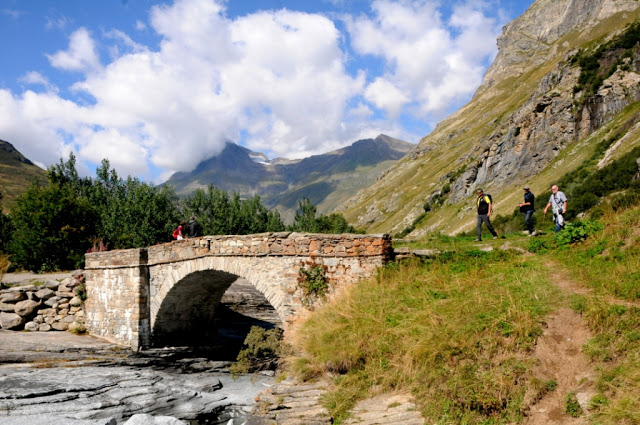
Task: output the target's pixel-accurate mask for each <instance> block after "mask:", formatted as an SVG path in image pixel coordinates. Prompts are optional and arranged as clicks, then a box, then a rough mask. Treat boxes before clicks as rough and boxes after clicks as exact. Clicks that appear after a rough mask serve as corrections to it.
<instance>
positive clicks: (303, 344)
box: [294, 250, 554, 424]
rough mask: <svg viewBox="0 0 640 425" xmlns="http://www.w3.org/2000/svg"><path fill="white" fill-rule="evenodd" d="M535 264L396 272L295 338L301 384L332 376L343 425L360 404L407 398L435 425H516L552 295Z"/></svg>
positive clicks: (503, 258) (484, 262) (447, 262)
mask: <svg viewBox="0 0 640 425" xmlns="http://www.w3.org/2000/svg"><path fill="white" fill-rule="evenodd" d="M543 271H544V268H543V267H542V266H541V265H540V264H539V263H538V261H537V260H536V259H535V258H534V259H525V258H523V257H521V256H518V255H516V254H515V253H509V252H502V251H498V252H490V253H486V252H481V251H477V250H470V251H466V252H458V253H449V254H444V255H442V256H441V257H439V258H438V259H435V260H429V261H427V262H424V263H421V262H419V261H413V262H409V263H404V264H397V263H392V264H391V265H389V266H387V267H386V268H385V269H383V270H382V271H381V272H380V273H379V276H378V277H377V279H372V280H370V281H367V282H363V283H361V284H359V285H357V286H355V287H354V288H353V289H352V290H351V291H350V292H349V293H348V294H347V295H346V296H345V297H343V298H342V299H340V301H339V303H335V304H330V305H328V306H326V307H325V308H324V309H322V310H321V311H319V312H318V313H317V314H315V315H314V316H313V317H312V318H311V319H310V320H309V321H308V322H307V323H306V324H305V326H304V328H303V329H302V331H301V332H299V333H298V341H297V345H298V347H299V348H301V349H302V350H303V351H304V352H305V353H307V355H306V357H305V358H304V359H303V360H298V362H297V363H296V365H295V366H294V368H295V369H297V370H298V373H299V374H300V375H301V376H303V377H312V376H314V375H317V374H320V373H332V374H334V375H335V376H336V379H335V390H334V391H333V392H331V393H330V394H329V396H328V397H327V398H326V404H327V406H328V408H329V409H330V411H331V413H332V414H333V416H334V418H336V419H337V421H338V422H339V421H340V420H341V419H342V418H344V417H345V415H346V412H347V411H348V410H349V409H350V408H351V407H352V406H353V404H354V403H355V402H356V401H357V400H358V399H362V398H364V397H368V396H372V395H375V394H377V393H382V392H386V391H392V390H402V391H407V390H409V391H411V392H412V393H413V394H414V396H416V399H417V402H418V404H419V405H420V408H421V409H422V412H423V414H424V416H425V417H426V418H427V419H428V420H430V421H433V422H437V423H467V424H479V423H487V421H492V423H509V422H512V421H518V420H519V418H520V416H521V411H522V407H523V406H522V403H523V398H524V394H525V391H526V389H527V383H528V381H529V380H530V379H532V378H531V376H530V373H529V370H530V368H531V366H532V360H530V358H529V354H530V351H531V348H532V347H533V346H534V344H535V341H536V339H537V337H538V336H539V335H540V334H541V332H542V330H541V326H540V323H541V320H542V317H543V316H544V315H545V314H546V312H547V311H548V310H549V308H550V303H551V300H552V298H553V295H554V292H553V289H551V287H550V285H548V282H547V281H546V280H545V274H544V273H543Z"/></svg>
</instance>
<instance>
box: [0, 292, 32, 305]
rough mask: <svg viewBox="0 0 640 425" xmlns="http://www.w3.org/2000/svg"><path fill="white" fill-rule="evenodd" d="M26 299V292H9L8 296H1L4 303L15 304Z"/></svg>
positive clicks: (0, 299)
mask: <svg viewBox="0 0 640 425" xmlns="http://www.w3.org/2000/svg"><path fill="white" fill-rule="evenodd" d="M26 299H27V296H26V295H25V294H24V292H8V293H6V294H2V295H0V302H4V303H15V302H18V301H22V300H26Z"/></svg>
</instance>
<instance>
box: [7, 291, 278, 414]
mask: <svg viewBox="0 0 640 425" xmlns="http://www.w3.org/2000/svg"><path fill="white" fill-rule="evenodd" d="M217 318H218V319H217V322H218V324H219V328H218V338H217V340H216V341H206V343H205V342H203V345H202V346H201V347H197V348H196V347H171V348H156V349H152V350H145V351H141V352H132V351H130V350H127V349H123V348H122V347H119V346H116V345H113V344H110V343H107V342H105V341H102V340H99V339H97V338H93V337H91V336H78V335H72V334H70V333H68V332H15V331H6V330H0V425H13V424H32V425H40V424H42V425H44V424H46V425H52V424H56V425H58V424H69V425H89V424H91V425H97V424H109V425H115V424H124V423H126V424H127V425H136V424H167V425H170V424H189V425H196V424H218V423H224V424H242V423H244V422H245V417H246V416H247V414H248V412H249V411H250V410H251V409H252V407H253V406H254V405H255V398H256V397H257V396H258V394H259V393H260V392H262V391H264V390H265V389H268V388H270V387H271V386H272V385H273V381H274V379H273V377H271V376H268V375H250V376H249V375H246V376H238V377H232V376H231V375H230V374H229V373H228V371H227V368H228V366H229V365H230V364H231V360H233V359H234V358H235V355H236V354H237V352H238V350H239V349H240V347H241V344H242V341H243V339H244V336H245V335H246V333H247V332H248V330H249V328H250V327H251V326H252V325H255V324H258V325H262V326H265V327H272V326H276V325H277V324H278V319H277V315H276V314H275V311H274V310H273V309H272V308H271V307H270V306H269V305H268V303H266V300H264V298H263V297H262V296H261V295H260V294H259V293H257V291H255V290H253V288H252V287H251V285H249V284H248V282H243V281H239V282H237V284H234V285H232V287H231V288H230V289H229V291H228V292H227V294H225V296H224V297H223V300H222V305H221V306H220V307H219V312H218V314H217ZM234 418H235V419H234Z"/></svg>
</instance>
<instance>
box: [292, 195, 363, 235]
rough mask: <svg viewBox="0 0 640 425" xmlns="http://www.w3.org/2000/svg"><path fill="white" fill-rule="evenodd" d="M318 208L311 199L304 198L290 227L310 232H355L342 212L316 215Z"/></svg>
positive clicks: (296, 230)
mask: <svg viewBox="0 0 640 425" xmlns="http://www.w3.org/2000/svg"><path fill="white" fill-rule="evenodd" d="M316 212H317V208H316V206H315V205H313V203H312V202H311V201H310V200H309V198H306V197H305V198H302V201H300V202H299V203H298V210H297V211H296V216H295V217H294V219H293V225H292V226H291V227H290V229H291V230H292V231H294V232H308V233H355V232H356V229H355V228H354V227H353V226H351V225H350V224H349V223H348V222H347V220H346V219H345V218H344V216H343V215H342V214H329V215H328V216H326V215H320V216H319V217H316Z"/></svg>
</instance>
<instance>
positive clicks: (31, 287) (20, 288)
mask: <svg viewBox="0 0 640 425" xmlns="http://www.w3.org/2000/svg"><path fill="white" fill-rule="evenodd" d="M37 290H38V287H37V286H35V285H25V286H13V287H11V288H9V289H6V291H7V292H28V291H33V292H35V291H37Z"/></svg>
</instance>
